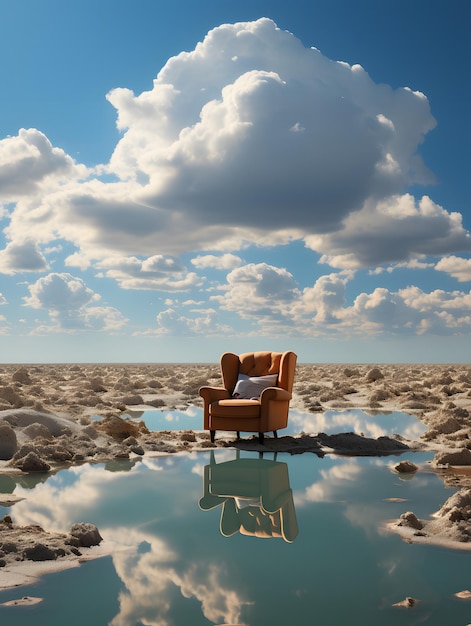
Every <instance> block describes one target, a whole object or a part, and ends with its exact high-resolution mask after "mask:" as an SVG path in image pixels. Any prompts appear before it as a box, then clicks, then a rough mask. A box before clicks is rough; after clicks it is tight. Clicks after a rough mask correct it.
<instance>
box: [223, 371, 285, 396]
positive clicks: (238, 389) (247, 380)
mask: <svg viewBox="0 0 471 626" xmlns="http://www.w3.org/2000/svg"><path fill="white" fill-rule="evenodd" d="M277 380H278V374H269V375H268V376H247V374H239V377H238V378H237V383H236V386H235V387H234V392H233V394H232V397H233V398H240V399H244V400H248V399H251V400H258V399H259V397H260V394H261V393H262V391H263V390H264V389H266V388H267V387H275V386H276V383H277Z"/></svg>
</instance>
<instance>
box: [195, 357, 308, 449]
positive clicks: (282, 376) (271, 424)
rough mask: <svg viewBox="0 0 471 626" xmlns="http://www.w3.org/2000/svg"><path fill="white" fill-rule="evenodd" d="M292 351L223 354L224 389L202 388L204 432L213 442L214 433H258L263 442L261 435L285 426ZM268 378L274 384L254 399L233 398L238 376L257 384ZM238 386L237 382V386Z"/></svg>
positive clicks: (292, 365)
mask: <svg viewBox="0 0 471 626" xmlns="http://www.w3.org/2000/svg"><path fill="white" fill-rule="evenodd" d="M296 359H297V357H296V354H294V352H284V353H281V352H247V353H244V354H241V355H240V356H238V355H237V354H233V353H232V352H226V353H224V354H223V355H222V357H221V374H222V379H223V384H224V387H201V389H200V391H199V393H200V396H201V397H202V398H203V400H204V429H205V430H209V431H210V433H211V441H214V437H215V433H216V430H235V431H236V432H237V436H239V433H240V431H245V432H258V434H259V441H260V443H263V433H265V432H267V431H270V430H271V431H273V434H274V436H275V437H276V436H277V430H279V429H280V428H286V426H287V425H288V411H289V403H290V400H291V392H292V390H293V382H294V372H295V367H296ZM264 376H271V377H272V378H273V379H275V380H274V382H272V383H271V386H269V387H267V388H264V389H263V391H262V392H261V393H260V392H258V394H257V395H258V396H259V397H256V398H253V397H252V398H240V397H237V398H236V397H234V396H233V394H234V389H235V387H236V385H237V384H238V381H240V378H241V377H245V378H247V377H251V379H252V380H255V381H257V382H260V381H261V377H264ZM239 384H240V383H239Z"/></svg>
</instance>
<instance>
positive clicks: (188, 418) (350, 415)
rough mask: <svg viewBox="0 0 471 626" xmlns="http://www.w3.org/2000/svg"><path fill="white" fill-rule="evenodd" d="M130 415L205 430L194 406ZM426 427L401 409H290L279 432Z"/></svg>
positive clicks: (369, 433)
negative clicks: (400, 410)
mask: <svg viewBox="0 0 471 626" xmlns="http://www.w3.org/2000/svg"><path fill="white" fill-rule="evenodd" d="M128 415H129V417H131V418H132V419H136V420H144V421H145V423H146V425H147V427H148V428H149V429H150V430H202V429H203V409H201V408H199V407H194V406H191V407H189V408H188V409H186V410H185V411H162V410H159V409H152V410H146V411H128ZM425 430H426V428H425V426H424V425H423V424H422V423H421V422H420V421H419V420H418V419H416V418H415V417H412V416H411V415H408V414H406V413H401V412H399V411H391V412H389V413H376V412H371V413H365V411H362V410H360V409H351V410H348V411H345V410H343V411H325V412H320V413H310V412H308V411H299V410H295V409H290V412H289V422H288V427H287V428H284V429H283V430H280V431H279V435H280V436H282V435H295V434H297V433H300V432H305V433H310V434H317V433H321V432H323V433H326V434H328V435H331V434H333V433H339V432H343V433H345V432H355V433H358V434H359V433H363V434H364V435H365V437H374V438H377V437H382V436H386V435H392V434H395V433H399V434H400V435H402V436H403V437H405V438H406V439H410V440H413V439H418V438H419V437H420V435H421V434H422V433H424V432H425Z"/></svg>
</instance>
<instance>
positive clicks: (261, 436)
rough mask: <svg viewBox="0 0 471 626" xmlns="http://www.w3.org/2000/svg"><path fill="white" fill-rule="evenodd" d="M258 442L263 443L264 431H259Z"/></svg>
mask: <svg viewBox="0 0 471 626" xmlns="http://www.w3.org/2000/svg"><path fill="white" fill-rule="evenodd" d="M258 443H261V444H263V433H258Z"/></svg>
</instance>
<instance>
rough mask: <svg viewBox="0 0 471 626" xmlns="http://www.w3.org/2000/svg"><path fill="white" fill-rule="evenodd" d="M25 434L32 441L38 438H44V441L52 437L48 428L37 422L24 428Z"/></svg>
mask: <svg viewBox="0 0 471 626" xmlns="http://www.w3.org/2000/svg"><path fill="white" fill-rule="evenodd" d="M23 433H24V434H25V435H28V437H29V438H30V439H36V437H43V438H44V439H50V438H51V437H52V435H51V432H50V430H49V428H48V427H47V426H45V425H44V424H40V423H38V422H35V423H34V424H29V425H28V426H26V428H23Z"/></svg>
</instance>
